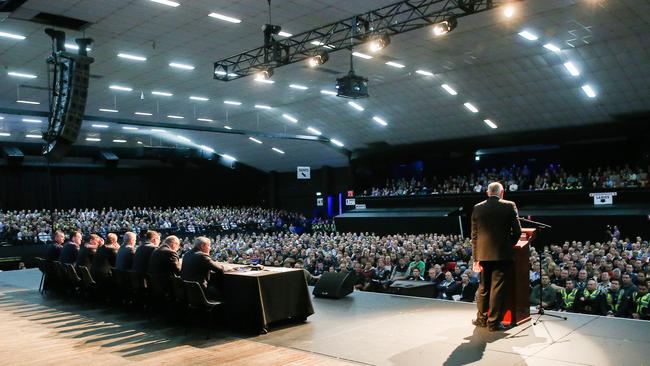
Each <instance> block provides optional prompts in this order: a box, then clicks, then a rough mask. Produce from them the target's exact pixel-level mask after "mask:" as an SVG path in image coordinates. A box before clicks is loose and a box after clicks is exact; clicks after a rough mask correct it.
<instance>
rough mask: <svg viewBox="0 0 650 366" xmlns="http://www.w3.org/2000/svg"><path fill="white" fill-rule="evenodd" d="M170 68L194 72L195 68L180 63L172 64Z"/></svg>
mask: <svg viewBox="0 0 650 366" xmlns="http://www.w3.org/2000/svg"><path fill="white" fill-rule="evenodd" d="M169 66H170V67H173V68H176V69H181V70H194V66H192V65H188V64H181V63H178V62H170V63H169Z"/></svg>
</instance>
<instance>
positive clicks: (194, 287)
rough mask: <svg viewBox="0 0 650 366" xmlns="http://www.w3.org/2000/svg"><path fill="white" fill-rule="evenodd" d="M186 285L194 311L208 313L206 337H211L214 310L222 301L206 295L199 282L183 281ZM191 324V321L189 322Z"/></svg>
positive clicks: (188, 297)
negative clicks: (208, 297)
mask: <svg viewBox="0 0 650 366" xmlns="http://www.w3.org/2000/svg"><path fill="white" fill-rule="evenodd" d="M183 284H184V285H185V293H186V295H187V305H188V307H189V310H190V311H192V312H205V313H207V314H208V319H209V320H208V322H207V323H206V326H207V333H208V334H207V335H206V339H210V328H211V327H212V322H213V321H214V311H215V310H216V309H218V308H219V307H220V305H221V304H222V303H221V302H220V301H211V300H208V299H207V298H206V297H205V293H204V292H203V288H201V285H200V284H199V283H198V282H191V281H183ZM188 324H189V322H188Z"/></svg>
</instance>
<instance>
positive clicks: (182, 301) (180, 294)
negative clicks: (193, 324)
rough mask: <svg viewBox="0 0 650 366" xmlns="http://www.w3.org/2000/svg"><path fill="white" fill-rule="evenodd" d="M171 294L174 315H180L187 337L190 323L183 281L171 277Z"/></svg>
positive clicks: (176, 277)
mask: <svg viewBox="0 0 650 366" xmlns="http://www.w3.org/2000/svg"><path fill="white" fill-rule="evenodd" d="M172 294H173V295H174V305H175V306H174V310H175V311H174V313H175V314H178V315H180V320H181V321H183V323H184V324H185V335H187V330H188V328H189V321H190V319H189V317H188V313H189V309H188V305H187V293H186V292H185V284H184V283H183V279H182V278H180V277H178V276H174V277H172Z"/></svg>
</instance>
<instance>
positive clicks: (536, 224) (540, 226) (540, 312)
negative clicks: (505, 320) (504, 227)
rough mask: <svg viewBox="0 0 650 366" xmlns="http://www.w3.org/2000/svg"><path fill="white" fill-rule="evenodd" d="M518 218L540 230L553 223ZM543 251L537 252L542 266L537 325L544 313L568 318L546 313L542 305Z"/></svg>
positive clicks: (560, 317) (564, 317)
mask: <svg viewBox="0 0 650 366" xmlns="http://www.w3.org/2000/svg"><path fill="white" fill-rule="evenodd" d="M517 220H519V221H521V222H525V223H527V224H530V225H532V226H534V227H535V228H537V229H538V230H539V231H540V232H541V231H542V230H543V229H550V228H551V225H548V224H545V223H543V222H539V221H533V220H529V219H525V218H523V217H517ZM541 249H543V248H541ZM543 252H544V251H543V250H539V251H538V253H537V255H538V256H539V266H540V267H539V303H538V304H537V319H535V321H534V322H533V325H537V323H539V322H541V321H542V320H541V319H540V318H541V317H542V316H544V315H546V316H551V317H553V318H559V319H563V320H567V317H566V316H563V315H555V314H546V313H545V312H544V307H543V306H542V295H543V293H544V292H543V286H542V260H543V255H544V253H543Z"/></svg>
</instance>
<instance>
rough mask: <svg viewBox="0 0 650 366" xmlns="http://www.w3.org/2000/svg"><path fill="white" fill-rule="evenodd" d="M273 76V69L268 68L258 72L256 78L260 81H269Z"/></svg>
mask: <svg viewBox="0 0 650 366" xmlns="http://www.w3.org/2000/svg"><path fill="white" fill-rule="evenodd" d="M271 76H273V69H272V68H268V69H264V70H262V71H260V72H258V73H257V76H256V77H255V78H256V79H259V80H269V79H271Z"/></svg>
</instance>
